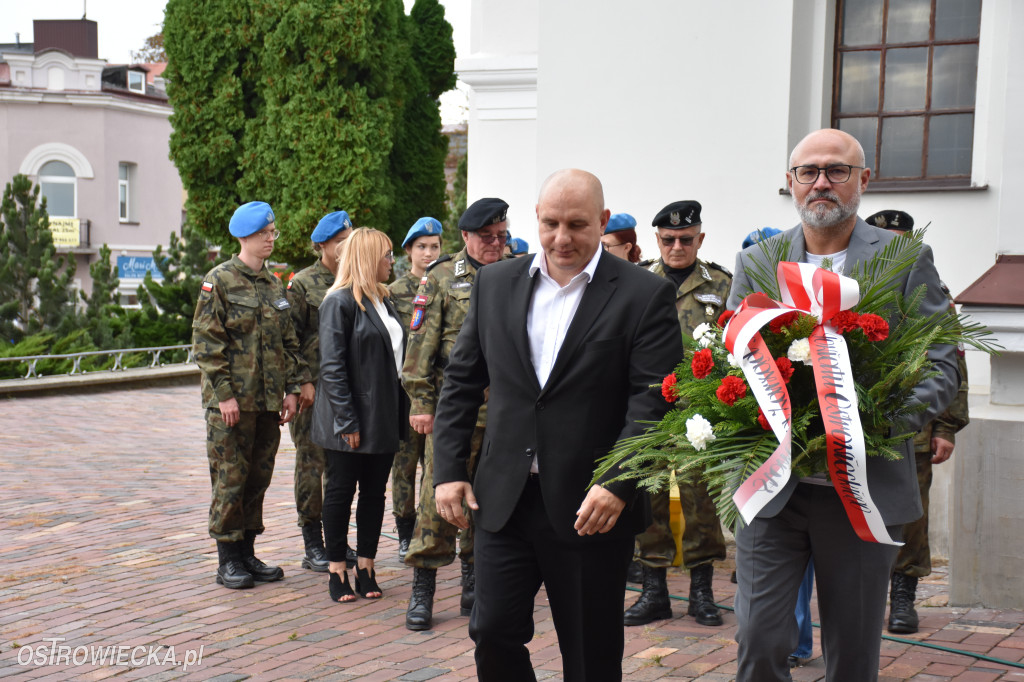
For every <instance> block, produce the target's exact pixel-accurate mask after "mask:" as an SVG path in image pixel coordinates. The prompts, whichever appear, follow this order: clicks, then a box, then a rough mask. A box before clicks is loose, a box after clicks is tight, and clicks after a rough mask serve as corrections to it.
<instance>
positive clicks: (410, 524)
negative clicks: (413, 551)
mask: <svg viewBox="0 0 1024 682" xmlns="http://www.w3.org/2000/svg"><path fill="white" fill-rule="evenodd" d="M395 528H397V529H398V560H399V561H401V562H403V563H404V562H405V555H406V554H408V553H409V543H410V542H412V531H413V529H415V528H416V517H415V516H413V517H411V518H408V519H405V518H400V517H395Z"/></svg>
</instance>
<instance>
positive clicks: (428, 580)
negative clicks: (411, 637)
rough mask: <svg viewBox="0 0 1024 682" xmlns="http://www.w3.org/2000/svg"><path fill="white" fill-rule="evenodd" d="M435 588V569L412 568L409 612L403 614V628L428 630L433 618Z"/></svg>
mask: <svg viewBox="0 0 1024 682" xmlns="http://www.w3.org/2000/svg"><path fill="white" fill-rule="evenodd" d="M436 586H437V569H436V568H414V569H413V572H412V595H411V596H410V597H409V610H408V611H406V612H405V627H406V628H408V629H409V630H429V629H430V621H431V619H432V618H433V617H434V588H435V587H436Z"/></svg>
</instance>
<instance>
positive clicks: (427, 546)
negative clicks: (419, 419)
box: [405, 424, 484, 568]
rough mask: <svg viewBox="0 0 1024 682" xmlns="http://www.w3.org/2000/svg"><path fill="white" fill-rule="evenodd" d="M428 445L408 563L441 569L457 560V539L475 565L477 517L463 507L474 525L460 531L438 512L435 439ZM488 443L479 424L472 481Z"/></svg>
mask: <svg viewBox="0 0 1024 682" xmlns="http://www.w3.org/2000/svg"><path fill="white" fill-rule="evenodd" d="M426 440H427V445H426V448H425V452H424V456H423V478H422V483H421V484H420V501H419V504H417V506H416V529H415V530H414V531H413V533H412V542H410V543H409V553H408V554H406V555H405V563H407V564H408V565H410V566H414V567H416V568H441V567H442V566H447V565H448V564H450V563H452V562H453V561H455V538H456V536H458V538H459V558H460V559H462V560H463V561H466V562H470V563H472V561H473V517H472V515H471V512H470V511H469V508H468V507H466V506H465V505H463V508H462V510H463V513H465V514H466V516H467V517H468V518H469V520H470V526H469V528H467V529H466V530H463V531H460V530H459V529H458V528H456V527H455V526H453V525H452V524H450V523H448V522H447V521H445V520H444V519H442V518H441V516H440V515H439V514H438V513H437V505H436V504H435V502H434V439H433V438H431V437H430V436H428V437H427V439H426ZM483 442H484V427H482V426H480V425H479V424H478V425H477V427H476V429H475V430H474V431H473V438H472V441H471V443H470V450H469V464H468V465H467V468H468V469H469V471H468V472H467V473H468V474H469V478H470V480H473V475H474V474H475V473H476V463H477V459H478V458H479V457H480V446H481V445H483Z"/></svg>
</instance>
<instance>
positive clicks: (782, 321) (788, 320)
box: [768, 311, 800, 334]
mask: <svg viewBox="0 0 1024 682" xmlns="http://www.w3.org/2000/svg"><path fill="white" fill-rule="evenodd" d="M799 318H800V313H798V312H796V311H793V312H791V313H786V314H785V315H779V316H778V317H776V318H775V319H774V320H772V321H771V322H769V323H768V329H770V330H772V332H773V333H775V334H781V333H782V330H783V328H785V327H788V326H789V325H791V324H793V323H794V322H796V321H797V319H799Z"/></svg>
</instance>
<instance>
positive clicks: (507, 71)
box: [455, 54, 537, 120]
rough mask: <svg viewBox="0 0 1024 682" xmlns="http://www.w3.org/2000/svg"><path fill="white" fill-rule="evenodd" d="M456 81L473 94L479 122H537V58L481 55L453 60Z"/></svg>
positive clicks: (532, 55) (535, 56)
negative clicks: (459, 81)
mask: <svg viewBox="0 0 1024 682" xmlns="http://www.w3.org/2000/svg"><path fill="white" fill-rule="evenodd" d="M455 70H456V71H457V72H458V74H459V79H460V80H461V81H462V82H463V83H465V84H466V85H468V86H469V87H470V88H472V90H473V92H474V93H475V103H474V105H475V106H474V109H475V110H476V115H477V117H478V118H479V119H481V120H503V119H504V120H507V119H514V120H533V119H536V118H537V55H535V54H521V55H500V56H499V55H484V54H478V55H473V56H471V57H466V58H463V59H457V60H455Z"/></svg>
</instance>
